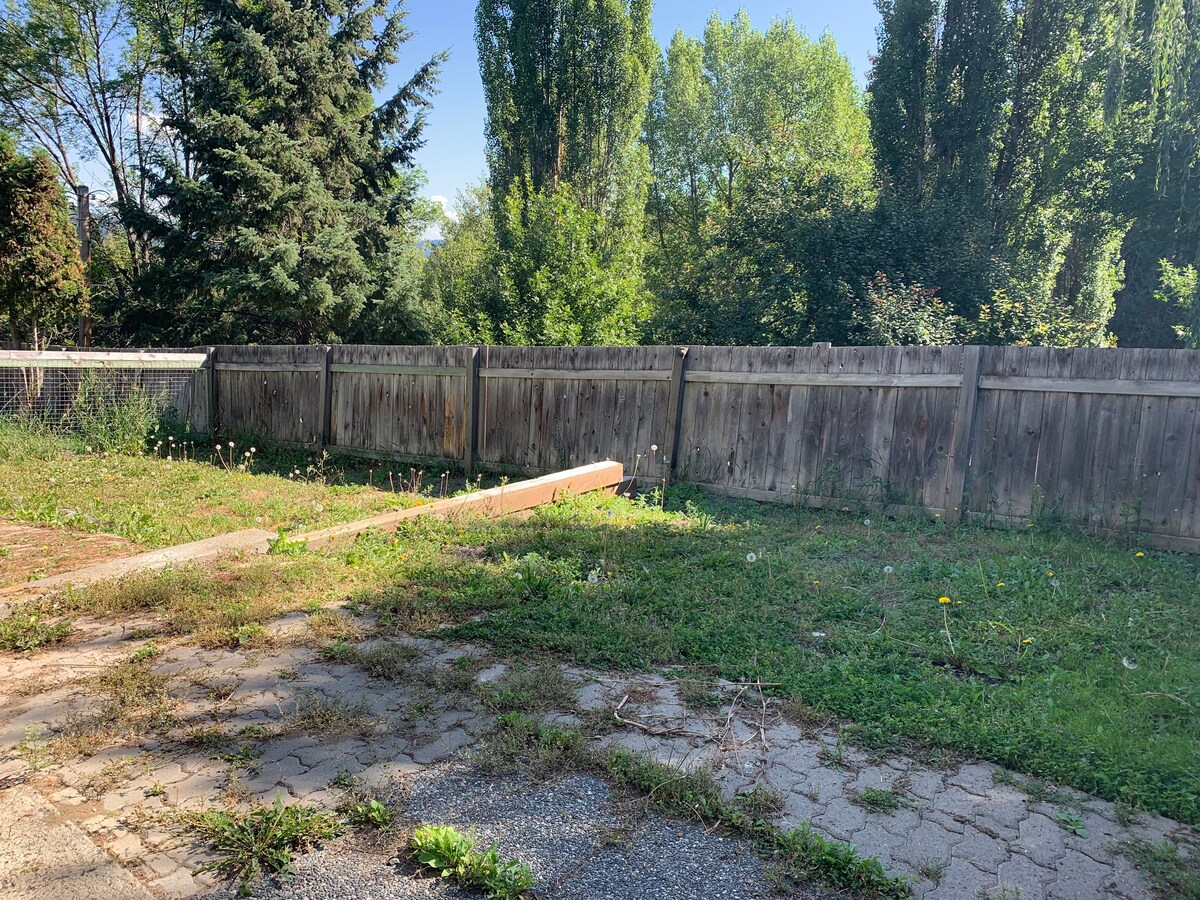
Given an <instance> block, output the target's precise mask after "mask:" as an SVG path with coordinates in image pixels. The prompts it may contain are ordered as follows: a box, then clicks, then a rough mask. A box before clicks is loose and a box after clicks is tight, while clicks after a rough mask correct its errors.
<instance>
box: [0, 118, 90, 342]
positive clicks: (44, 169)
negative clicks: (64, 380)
mask: <svg viewBox="0 0 1200 900" xmlns="http://www.w3.org/2000/svg"><path fill="white" fill-rule="evenodd" d="M86 308H87V287H86V283H85V280H84V275H83V264H82V262H81V261H80V259H79V249H78V243H77V240H76V236H75V229H74V228H73V227H72V225H71V220H70V217H69V213H68V210H67V202H66V197H65V195H64V193H63V189H62V186H61V184H60V183H59V180H58V175H57V172H56V171H55V168H54V164H53V162H52V161H51V159H50V157H49V155H48V154H46V153H44V152H41V151H38V152H35V153H34V154H33V156H32V157H29V156H24V155H22V154H20V153H18V152H17V150H16V144H15V142H14V141H13V139H12V137H11V136H10V135H8V134H6V133H5V132H3V131H0V313H3V315H4V317H5V318H6V319H7V320H8V340H9V341H10V342H11V343H12V345H13V346H20V345H24V344H27V345H30V346H32V347H34V348H36V349H41V348H43V347H45V346H46V345H47V344H48V343H50V342H51V341H53V340H61V339H62V338H63V337H64V336H65V335H67V334H69V333H70V332H71V331H72V330H73V329H74V327H75V324H76V321H77V317H78V316H79V314H80V313H81V312H83V311H85V310H86Z"/></svg>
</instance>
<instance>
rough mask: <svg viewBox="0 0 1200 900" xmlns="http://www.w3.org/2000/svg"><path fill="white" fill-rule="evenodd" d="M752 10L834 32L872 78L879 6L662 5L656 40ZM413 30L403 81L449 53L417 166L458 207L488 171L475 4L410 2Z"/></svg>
mask: <svg viewBox="0 0 1200 900" xmlns="http://www.w3.org/2000/svg"><path fill="white" fill-rule="evenodd" d="M740 8H745V10H746V11H747V12H748V13H749V14H750V21H751V22H752V23H753V24H754V27H756V28H765V27H766V26H767V25H768V24H770V22H771V20H772V19H777V18H782V17H783V16H786V15H788V13H791V15H792V16H793V18H795V20H796V23H797V24H798V25H799V26H800V27H801V28H803V29H804V30H805V31H806V32H808V34H810V35H812V36H813V37H817V36H818V35H820V34H821V33H822V32H824V31H829V32H831V33H832V34H833V36H834V37H835V38H836V39H837V43H838V47H839V49H841V51H842V52H843V53H844V54H846V56H847V57H848V58H849V60H850V64H851V65H852V66H853V67H854V71H855V73H856V74H857V75H858V77H859V80H860V81H862V80H863V79H864V77H865V75H866V72H867V68H868V65H869V58H870V54H872V53H873V52H874V51H875V27H876V25H877V24H878V23H879V14H878V13H877V12H876V11H875V5H874V2H873V0H838V2H833V3H816V2H811V0H809V2H803V0H794V2H791V3H788V2H786V0H744V2H737V0H729V2H712V0H655V3H654V36H655V37H656V38H657V39H658V42H659V44H660V45H663V46H665V45H666V44H667V42H669V41H670V39H671V36H672V35H673V34H674V33H675V32H676V31H677V30H679V29H682V30H683V31H684V32H685V33H687V34H693V35H699V34H700V33H701V32H702V31H703V29H704V23H705V21H707V19H708V17H709V16H710V15H711V14H712V12H713V10H716V11H717V12H718V13H720V14H721V16H722V17H724V18H730V17H731V16H732V15H733V14H734V13H736V12H737V10H738V9H740ZM408 9H409V17H408V26H409V28H410V29H411V30H412V31H413V32H415V34H414V36H413V39H412V40H411V41H409V42H408V43H407V44H406V45H405V46H404V48H403V49H402V50H401V53H402V56H401V60H400V63H399V64H398V65H397V67H396V77H397V79H399V78H407V77H408V75H409V74H410V72H411V71H412V69H413V68H415V67H416V65H417V64H418V61H420V60H424V59H427V58H428V57H429V56H431V55H432V54H434V53H437V52H439V51H441V50H449V51H450V61H449V62H448V63H447V64H446V66H445V68H444V69H443V72H442V82H441V93H440V94H438V96H437V97H436V98H434V107H433V110H432V111H431V113H430V115H429V125H428V128H427V130H426V139H427V143H426V145H425V147H424V148H423V149H422V150H421V152H420V155H419V157H418V160H417V161H418V163H419V164H420V165H421V167H422V168H424V169H425V171H426V173H427V174H428V176H429V185H428V187H427V189H426V194H427V196H431V197H438V198H447V199H449V200H450V201H451V202H453V199H454V196H455V194H456V193H458V191H459V190H461V189H462V188H464V187H466V185H468V184H470V183H471V182H474V181H478V180H479V179H480V178H481V177H482V175H483V173H484V156H483V122H484V105H483V85H482V83H481V82H480V80H479V64H478V59H477V57H476V54H475V25H474V22H475V2H474V0H408Z"/></svg>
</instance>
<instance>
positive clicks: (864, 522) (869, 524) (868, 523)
mask: <svg viewBox="0 0 1200 900" xmlns="http://www.w3.org/2000/svg"><path fill="white" fill-rule="evenodd" d="M863 524H864V525H866V526H867V527H868V528H870V527H871V520H870V519H863Z"/></svg>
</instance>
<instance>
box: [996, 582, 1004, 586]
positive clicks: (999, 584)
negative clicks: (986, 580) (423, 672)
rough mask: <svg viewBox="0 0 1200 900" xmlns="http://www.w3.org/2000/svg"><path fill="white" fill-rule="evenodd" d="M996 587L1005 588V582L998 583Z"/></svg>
mask: <svg viewBox="0 0 1200 900" xmlns="http://www.w3.org/2000/svg"><path fill="white" fill-rule="evenodd" d="M996 587H1004V582H1003V581H997V582H996Z"/></svg>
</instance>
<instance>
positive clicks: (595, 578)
mask: <svg viewBox="0 0 1200 900" xmlns="http://www.w3.org/2000/svg"><path fill="white" fill-rule="evenodd" d="M599 583H600V576H599V575H597V574H596V573H595V572H589V573H588V584H599Z"/></svg>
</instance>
